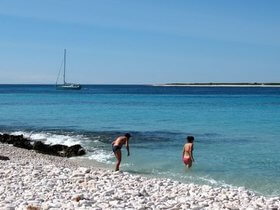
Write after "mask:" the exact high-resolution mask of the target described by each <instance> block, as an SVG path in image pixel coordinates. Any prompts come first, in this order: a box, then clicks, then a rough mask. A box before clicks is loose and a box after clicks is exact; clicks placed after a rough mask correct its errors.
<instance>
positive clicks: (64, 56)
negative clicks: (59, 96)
mask: <svg viewBox="0 0 280 210" xmlns="http://www.w3.org/2000/svg"><path fill="white" fill-rule="evenodd" d="M65 69H66V49H64V73H63V82H64V84H65V83H66V82H65Z"/></svg>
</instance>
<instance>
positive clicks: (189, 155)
mask: <svg viewBox="0 0 280 210" xmlns="http://www.w3.org/2000/svg"><path fill="white" fill-rule="evenodd" d="M187 141H188V142H187V143H186V144H185V145H184V147H183V155H182V160H183V162H184V163H185V165H186V166H187V167H188V168H190V167H192V163H193V162H194V159H193V141H194V137H193V136H188V137H187Z"/></svg>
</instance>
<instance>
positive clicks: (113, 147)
mask: <svg viewBox="0 0 280 210" xmlns="http://www.w3.org/2000/svg"><path fill="white" fill-rule="evenodd" d="M121 148H122V147H121V146H119V145H117V146H115V145H112V150H113V152H114V153H115V152H116V151H118V150H121Z"/></svg>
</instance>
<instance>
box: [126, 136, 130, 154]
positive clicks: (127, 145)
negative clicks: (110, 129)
mask: <svg viewBox="0 0 280 210" xmlns="http://www.w3.org/2000/svg"><path fill="white" fill-rule="evenodd" d="M126 149H127V156H129V155H130V154H129V144H128V139H127V140H126Z"/></svg>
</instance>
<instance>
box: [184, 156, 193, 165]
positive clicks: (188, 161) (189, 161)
mask: <svg viewBox="0 0 280 210" xmlns="http://www.w3.org/2000/svg"><path fill="white" fill-rule="evenodd" d="M182 159H183V162H184V163H185V165H189V164H190V163H191V160H192V159H191V157H190V156H188V157H186V156H184V157H183V158H182Z"/></svg>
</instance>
